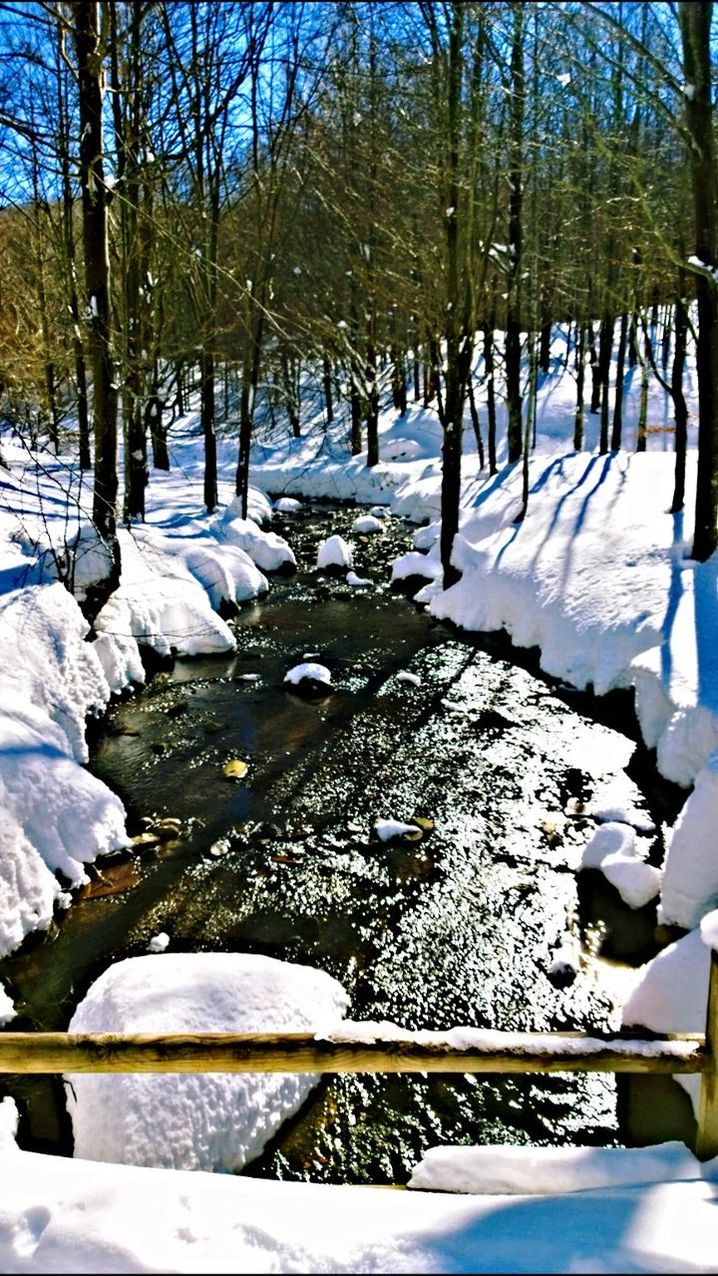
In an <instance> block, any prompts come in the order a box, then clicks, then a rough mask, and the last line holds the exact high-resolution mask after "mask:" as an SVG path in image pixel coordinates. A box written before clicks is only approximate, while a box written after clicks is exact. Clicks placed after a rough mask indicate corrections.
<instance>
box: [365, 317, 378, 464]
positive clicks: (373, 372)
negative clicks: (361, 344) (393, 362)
mask: <svg viewBox="0 0 718 1276" xmlns="http://www.w3.org/2000/svg"><path fill="white" fill-rule="evenodd" d="M366 382H367V387H368V396H367V414H366V463H367V466H369V467H371V466H374V465H378V464H379V382H378V369H377V362H376V347H375V345H374V342H373V340H372V339H371V338H370V340H369V341H368V343H367V348H366Z"/></svg>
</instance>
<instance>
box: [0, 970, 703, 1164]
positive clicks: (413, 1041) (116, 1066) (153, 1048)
mask: <svg viewBox="0 0 718 1276" xmlns="http://www.w3.org/2000/svg"><path fill="white" fill-rule="evenodd" d="M382 1027H383V1031H382V1032H381V1033H380V1032H379V1031H377V1028H376V1027H373V1028H372V1026H370V1025H365V1026H362V1025H361V1024H355V1025H353V1024H351V1023H346V1024H344V1025H342V1026H341V1028H340V1029H339V1030H337V1031H335V1032H333V1033H330V1034H327V1035H326V1036H323V1037H322V1036H316V1035H314V1034H310V1033H227V1032H212V1033H172V1034H165V1033H163V1034H152V1033H69V1032H34V1033H25V1032H0V1073H60V1072H66V1073H82V1072H194V1073H197V1072H442V1073H451V1072H458V1073H518V1072H634V1073H681V1074H686V1073H694V1074H695V1073H699V1074H700V1076H701V1094H700V1107H699V1115H698V1132H697V1139H696V1156H698V1157H699V1159H701V1160H708V1159H709V1158H711V1157H714V1156H717V1155H718V955H716V953H712V954H711V967H710V980H709V992H708V1009H707V1017H706V1031H705V1033H704V1034H703V1033H701V1034H685V1035H677V1034H676V1035H666V1036H664V1037H659V1038H654V1039H650V1040H646V1039H644V1038H638V1037H616V1036H610V1035H609V1034H601V1035H598V1034H597V1035H589V1034H587V1033H581V1032H569V1033H519V1032H483V1031H480V1030H478V1029H471V1028H466V1029H459V1030H457V1029H454V1030H452V1031H451V1032H449V1033H439V1032H421V1033H413V1034H412V1033H406V1032H404V1031H403V1030H402V1029H399V1028H397V1029H396V1030H395V1035H392V1034H391V1033H390V1031H389V1030H390V1029H391V1028H393V1025H383V1026H382ZM457 1038H458V1043H457Z"/></svg>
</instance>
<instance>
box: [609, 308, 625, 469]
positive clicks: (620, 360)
mask: <svg viewBox="0 0 718 1276" xmlns="http://www.w3.org/2000/svg"><path fill="white" fill-rule="evenodd" d="M627 335H628V314H627V312H626V311H625V310H624V312H623V314H622V315H621V327H620V331H619V336H618V351H617V354H616V389H615V394H614V401H613V425H612V427H611V451H612V452H617V451H618V449H619V448H620V446H621V433H622V429H623V381H624V373H625V367H626V337H627Z"/></svg>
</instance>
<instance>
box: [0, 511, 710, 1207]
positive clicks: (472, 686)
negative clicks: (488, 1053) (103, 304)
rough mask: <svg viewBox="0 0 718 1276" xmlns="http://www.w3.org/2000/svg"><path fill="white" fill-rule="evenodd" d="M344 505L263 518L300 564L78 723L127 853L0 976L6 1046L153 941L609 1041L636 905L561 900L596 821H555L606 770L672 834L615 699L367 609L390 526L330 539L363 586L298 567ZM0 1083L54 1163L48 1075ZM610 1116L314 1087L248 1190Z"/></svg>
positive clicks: (579, 1088)
mask: <svg viewBox="0 0 718 1276" xmlns="http://www.w3.org/2000/svg"><path fill="white" fill-rule="evenodd" d="M356 513H357V511H356V510H353V509H348V508H335V507H331V506H326V505H318V506H313V507H309V506H307V507H305V509H304V510H303V511H302V512H300V513H299V514H296V515H293V516H291V517H290V516H287V517H284V518H282V517H280V516H276V517H275V520H274V523H273V528H274V530H276V531H278V532H280V534H282V535H285V536H286V537H287V539H288V540H289V542H290V544H291V545H292V548H293V549H294V551H295V554H296V555H297V560H298V570H297V573H296V574H295V575H293V576H279V577H275V578H274V579H273V580H272V584H271V591H270V593H269V595H268V596H267V598H266V599H264V600H262V601H259V602H256V603H249V604H244V605H243V606H242V607H241V609H240V611H239V613H238V615H237V616H236V618H235V619H234V620H233V621H232V625H233V628H234V631H235V633H236V637H237V651H236V653H232V654H229V655H226V656H215V657H211V658H210V657H206V658H201V657H200V658H195V659H192V660H177V661H175V663H174V665H173V666H172V667H171V668H164V669H159V670H158V671H157V672H155V673H154V675H153V677H152V678H151V680H150V681H149V683H148V686H147V687H146V689H145V690H143V691H141V692H139V693H137V694H135V695H131V696H127V697H125V698H123V699H122V701H121V702H118V703H115V704H114V705H113V706H112V707H111V708H110V710H109V711H108V713H107V715H106V716H105V718H104V719H103V721H102V723H101V724H100V725H99V727H98V728H96V729H95V730H94V734H93V738H92V741H91V746H92V756H91V762H90V767H91V769H92V770H93V771H94V772H95V774H97V775H98V776H100V777H101V778H102V779H103V780H104V781H106V782H107V783H108V784H109V785H110V786H111V787H112V788H113V789H114V790H115V791H117V792H118V793H119V794H120V796H121V797H122V799H123V801H124V803H125V806H126V808H127V812H128V830H129V832H130V833H131V834H139V833H141V832H142V831H143V830H145V844H144V845H140V846H138V847H136V848H135V851H134V853H133V854H131V855H128V854H123V855H120V856H117V857H116V858H114V859H112V858H107V859H105V860H104V861H103V862H102V863H101V864H100V865H99V866H93V867H91V868H90V870H89V871H90V876H91V881H90V883H89V884H88V885H87V886H85V887H83V888H82V889H81V890H80V891H79V892H77V893H76V896H75V902H74V903H73V905H72V907H71V908H70V910H69V911H68V912H67V913H66V914H63V915H62V916H61V918H60V919H59V920H58V922H57V923H53V926H52V928H51V930H50V931H49V932H47V934H44V935H37V936H33V937H31V938H30V939H29V940H28V941H26V943H25V945H24V946H23V948H22V949H21V950H20V951H19V952H17V953H15V954H13V955H12V956H11V957H10V958H7V959H6V960H5V961H4V962H2V963H1V964H0V973H2V975H3V978H4V980H5V983H6V985H7V987H8V988H9V990H10V991H11V993H12V995H13V996H14V999H15V1001H16V1004H17V1006H18V1011H19V1017H18V1018H17V1019H16V1020H15V1021H14V1022H13V1024H12V1025H10V1026H11V1028H13V1029H15V1030H20V1029H29V1028H34V1029H38V1030H43V1029H44V1030H53V1029H63V1028H66V1027H67V1024H68V1022H69V1019H70V1017H71V1015H72V1012H73V1010H74V1008H75V1006H76V1004H77V1002H78V1000H80V999H81V998H82V996H83V995H84V993H85V991H86V990H87V988H88V986H89V984H90V983H91V982H92V981H93V980H94V979H95V978H96V977H97V976H98V974H99V973H100V972H101V971H102V970H103V969H104V968H105V967H106V966H107V965H108V964H109V963H110V962H112V961H115V960H118V959H120V958H123V957H128V956H135V955H139V954H143V953H145V952H146V951H147V944H148V941H149V940H150V938H151V937H152V936H153V935H155V934H156V933H157V932H159V931H166V932H167V933H168V934H169V936H170V951H192V952H196V951H231V952H254V953H263V954H266V955H269V956H272V957H276V958H280V959H282V960H286V961H292V962H302V963H305V964H308V965H312V966H317V967H320V968H322V969H324V970H326V971H328V972H329V973H330V974H331V975H333V976H335V977H336V978H337V979H339V980H340V981H341V982H342V983H343V984H344V986H345V987H346V989H347V991H348V993H349V995H350V998H351V1004H350V1014H351V1017H352V1018H353V1019H372V1020H382V1019H388V1020H392V1021H394V1022H396V1023H398V1024H401V1025H402V1026H404V1027H407V1028H410V1029H415V1028H432V1029H444V1028H449V1027H452V1026H454V1025H459V1024H469V1025H475V1026H478V1027H491V1028H499V1029H525V1030H528V1029H536V1030H543V1029H559V1028H589V1027H592V1028H596V1029H602V1028H607V1027H612V1028H614V1027H615V1026H616V1016H615V1012H612V1005H611V1002H610V999H609V997H608V995H607V993H606V992H604V991H601V986H600V985H599V981H598V978H597V971H598V968H599V965H600V962H601V961H603V960H604V959H605V958H607V957H608V958H614V959H619V960H632V961H638V960H644V959H645V958H646V956H648V955H651V954H652V953H653V952H654V951H656V950H655V946H654V940H653V931H654V926H655V909H651V908H646V909H642V910H638V911H637V912H636V913H632V912H631V910H628V909H627V908H625V907H624V906H621V905H620V901H618V898H617V896H615V893H614V894H612V893H611V890H610V889H608V890H607V891H604V892H603V899H602V901H601V898H600V895H601V892H600V889H598V887H597V888H596V889H595V890H593V891H592V892H591V891H589V892H588V893H587V891H586V889H585V887H584V888H583V889H582V892H581V898H579V892H578V890H577V877H576V872H575V870H576V867H577V864H578V861H579V858H580V852H581V848H582V847H583V845H584V844H585V842H586V840H587V838H588V836H589V835H590V831H591V830H592V828H593V827H594V824H593V822H592V821H591V820H589V819H587V818H582V817H581V816H580V815H579V816H577V815H576V814H575V813H574V808H572V806H571V804H572V802H573V803H574V806H575V803H576V802H577V801H581V800H583V801H588V800H590V798H591V796H592V794H593V793H594V791H595V790H596V788H597V786H598V785H599V782H600V783H601V784H603V783H604V782H605V781H606V780H607V779H611V780H612V782H613V783H614V784H615V786H616V790H617V791H618V792H620V795H621V801H622V803H623V804H624V805H626V806H633V807H636V808H639V809H642V810H644V811H650V813H651V814H652V815H653V817H654V819H655V820H656V822H657V823H658V822H659V821H660V820H663V819H667V818H671V819H672V818H673V816H674V814H675V810H674V809H673V807H672V806H671V803H672V802H673V801H674V795H671V794H670V793H669V792H668V791H667V789H666V786H657V785H656V784H655V778H654V782H653V784H652V783H651V773H650V765H649V761H647V760H646V758H645V757H644V756H643V755H642V754H641V753H640V750H637V749H636V748H635V741H634V739H633V738H631V739H629V738H628V737H627V736H626V735H625V734H623V732H622V731H619V730H617V727H616V722H615V721H612V720H611V715H613V718H614V719H616V720H619V721H620V720H621V719H622V718H623V719H624V720H625V721H626V724H627V725H626V727H625V729H626V730H633V727H632V724H631V722H630V721H629V720H628V718H629V715H630V707H627V704H626V701H625V700H621V699H619V700H614V701H611V699H610V698H607V700H606V701H605V703H602V702H595V701H592V699H591V697H589V696H580V695H578V694H577V693H575V692H571V690H570V689H568V688H563V687H562V686H561V685H560V684H557V682H556V680H555V679H549V678H546V677H545V676H543V675H541V674H540V673H539V672H538V670H537V663H536V658H535V653H518V652H511V650H510V648H509V647H508V644H507V642H506V640H505V638H502V637H501V636H500V635H497V636H493V637H492V636H485V635H484V636H480V635H463V634H457V633H456V632H453V631H452V630H451V629H450V628H448V627H447V626H445V625H442V624H440V623H438V622H435V621H434V620H433V619H432V618H431V617H429V615H428V614H427V612H426V610H425V609H423V608H420V607H417V606H416V605H415V604H414V603H412V602H411V601H409V600H408V599H407V598H406V597H404V596H402V595H400V594H397V593H396V592H394V591H392V590H391V589H390V587H389V585H388V580H389V567H390V563H391V561H392V559H393V558H394V557H395V556H396V555H397V554H398V553H400V552H402V551H403V550H404V549H406V548H409V547H410V542H411V534H412V531H413V528H411V527H410V526H409V525H407V524H404V523H401V522H400V521H398V520H389V521H388V523H387V527H386V529H385V531H384V532H383V533H381V534H375V535H373V536H366V537H352V538H351V539H352V540H353V541H354V544H355V570H356V571H357V573H358V574H359V575H360V576H362V577H363V576H368V577H371V578H372V580H373V581H374V584H373V585H372V587H371V588H367V589H357V588H352V587H350V586H348V585H347V584H346V583H345V581H344V579H343V577H339V578H333V577H331V576H330V575H328V574H327V573H325V572H317V571H316V570H315V569H314V567H313V564H314V562H315V561H316V547H317V544H318V541H319V540H320V539H321V538H323V537H325V536H327V535H329V534H331V533H334V532H340V533H342V534H344V535H348V529H349V528H350V526H351V523H352V522H353V520H354V518H355V516H356ZM309 654H311V655H312V657H313V658H315V659H318V660H320V661H321V662H322V663H323V664H325V665H327V666H328V668H329V669H330V670H331V673H332V679H333V683H334V687H335V690H334V691H333V693H332V694H330V695H327V696H326V697H323V698H314V699H304V698H302V697H300V696H299V695H297V694H296V693H295V692H293V691H291V690H288V689H287V688H286V687H285V686H284V685H283V682H282V680H283V677H284V674H285V672H286V671H287V670H288V669H289V668H290V667H291V666H292V665H294V664H297V663H298V662H299V661H301V660H302V659H303V658H305V657H306V656H307V655H309ZM517 660H520V661H522V663H516V661H517ZM404 671H409V672H411V673H412V674H414V675H416V676H417V678H418V679H420V682H419V683H418V685H417V684H416V683H415V682H412V681H408V680H405V679H404V678H403V677H402V676H399V675H401V674H402V673H403V672H404ZM599 703H601V708H600V709H599V710H598V713H599V714H600V715H601V716H602V717H603V719H604V720H603V721H599V720H598V719H597V711H596V706H597V705H598V704H599ZM612 704H613V705H614V706H615V707H614V708H613V709H612V707H611V706H612ZM628 704H629V706H630V702H628ZM234 759H238V760H241V761H243V762H245V763H247V764H248V770H247V773H246V775H245V776H244V777H243V778H242V779H241V780H240V781H239V782H237V781H232V780H229V779H227V778H226V777H225V775H224V766H225V764H226V763H227V762H228V761H231V760H234ZM626 768H627V769H626ZM387 818H393V819H397V820H401V821H405V822H411V821H412V820H413V819H416V818H418V819H420V820H421V821H422V822H423V825H424V828H423V836H422V837H421V840H420V841H413V842H401V841H400V842H396V843H382V842H380V841H379V840H378V838H377V836H376V833H375V832H374V828H373V826H374V822H375V821H376V820H378V819H387ZM163 819H165V820H169V821H170V824H168V825H166V826H165V827H164V828H159V827H158V821H160V820H163ZM172 821H177V822H178V823H177V824H176V825H173V824H172V823H171V822H172ZM153 829H154V830H155V832H154V833H153ZM148 830H149V831H148ZM178 830H179V831H178ZM659 851H660V846H658V845H657V846H656V854H658V853H659ZM581 876H582V879H583V878H586V877H587V876H588V875H586V874H582V875H581ZM597 876H598V875H596V874H591V877H592V878H594V877H597ZM601 880H603V879H601ZM597 901H598V902H597ZM567 931H572V932H573V933H574V934H575V935H576V936H577V937H578V938H579V939H580V941H581V944H582V947H583V961H582V964H581V969H580V971H579V972H578V974H577V976H576V978H575V979H574V980H573V981H572V982H570V981H569V980H568V979H563V978H561V977H560V976H559V975H557V974H556V973H555V972H554V971H552V962H553V959H554V956H555V952H556V950H557V949H558V947H559V945H560V943H561V941H562V939H563V937H564V935H565V934H566V932H567ZM621 1080H622V1079H621ZM658 1081H660V1082H661V1084H662V1085H663V1086H664V1088H666V1087H672V1088H673V1090H676V1091H677V1087H675V1085H674V1083H672V1082H671V1081H670V1080H668V1079H662V1078H659V1079H658ZM3 1093H9V1094H12V1095H13V1096H14V1097H15V1098H16V1099H17V1101H18V1105H19V1107H20V1110H21V1127H20V1135H19V1141H20V1143H21V1146H23V1147H28V1148H32V1149H33V1150H39V1151H52V1152H60V1153H65V1154H67V1153H68V1152H70V1151H71V1147H72V1142H71V1131H70V1129H69V1122H68V1118H67V1115H66V1112H65V1107H64V1099H63V1089H62V1081H61V1080H60V1079H56V1078H28V1077H25V1078H10V1079H7V1081H6V1082H4V1083H3V1084H2V1085H0V1094H3ZM671 1093H672V1092H669V1099H668V1100H666V1102H665V1104H664V1105H663V1108H662V1112H663V1119H664V1125H663V1127H662V1128H663V1130H664V1132H663V1133H662V1135H661V1136H660V1137H663V1138H668V1137H681V1134H680V1132H679V1133H676V1131H680V1129H681V1128H682V1127H681V1124H680V1123H681V1121H682V1120H683V1121H684V1122H685V1119H687V1118H685V1112H683V1109H681V1106H680V1105H681V1099H683V1098H684V1097H685V1096H682V1092H678V1094H679V1098H678V1099H677V1100H676V1102H677V1105H678V1109H679V1115H678V1117H676V1119H675V1121H674V1120H673V1118H672V1117H671V1116H670V1111H669V1110H670V1102H671ZM661 1094H663V1091H661ZM654 1100H655V1093H653V1092H652V1094H651V1101H654ZM661 1103H663V1100H661ZM634 1106H635V1105H634ZM639 1108H640V1104H639ZM625 1109H626V1102H625V1097H624V1099H622V1098H621V1095H620V1094H619V1093H618V1092H617V1081H616V1078H615V1077H613V1076H610V1075H609V1076H603V1075H600V1074H594V1075H589V1074H586V1075H582V1076H574V1077H572V1076H568V1075H567V1076H564V1075H560V1074H551V1075H547V1076H542V1077H541V1076H526V1077H522V1076H516V1077H488V1078H485V1079H484V1078H482V1079H481V1080H477V1079H476V1078H472V1077H470V1076H458V1077H443V1076H432V1077H423V1076H407V1077H402V1076H394V1075H389V1076H364V1075H362V1076H335V1077H330V1076H328V1077H325V1078H323V1079H322V1081H321V1083H320V1084H319V1085H318V1086H317V1087H316V1088H315V1090H314V1092H313V1093H312V1095H311V1096H310V1098H309V1099H308V1100H307V1102H306V1103H305V1105H304V1107H303V1108H302V1109H301V1111H300V1112H299V1113H298V1114H297V1115H296V1116H295V1117H294V1118H293V1119H292V1120H291V1121H289V1122H287V1123H286V1124H285V1125H284V1126H283V1127H282V1129H281V1130H280V1131H279V1132H278V1134H277V1135H276V1136H275V1137H274V1138H273V1139H272V1141H271V1142H270V1144H269V1145H268V1146H267V1148H266V1150H265V1152H264V1154H263V1156H262V1157H261V1159H260V1160H258V1161H255V1162H253V1163H252V1164H251V1166H250V1167H249V1168H248V1172H249V1173H251V1174H252V1175H253V1176H267V1177H274V1178H311V1179H312V1180H313V1181H317V1182H322V1181H323V1182H354V1183H391V1182H393V1183H402V1182H406V1179H407V1178H408V1175H409V1172H410V1170H411V1167H412V1166H413V1165H414V1164H415V1163H416V1161H417V1160H418V1159H419V1158H420V1156H421V1155H422V1153H423V1152H424V1151H425V1150H426V1148H427V1147H430V1146H433V1145H435V1144H437V1143H441V1142H449V1143H468V1142H479V1143H488V1142H494V1143H532V1144H537V1145H541V1144H553V1145H556V1144H566V1143H574V1144H600V1145H607V1144H616V1143H622V1142H624V1141H626V1129H625V1122H626V1115H625ZM681 1113H682V1114H683V1115H682V1116H681ZM631 1119H632V1120H633V1121H634V1126H635V1112H634V1117H633V1118H631ZM676 1122H677V1123H676ZM629 1125H630V1122H629ZM639 1126H640V1121H639ZM629 1132H630V1131H629ZM650 1137H655V1135H654V1133H651V1135H650Z"/></svg>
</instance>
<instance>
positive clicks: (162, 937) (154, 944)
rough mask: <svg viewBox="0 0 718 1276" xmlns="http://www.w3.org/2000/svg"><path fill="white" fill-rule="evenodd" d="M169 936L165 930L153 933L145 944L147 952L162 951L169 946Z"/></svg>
mask: <svg viewBox="0 0 718 1276" xmlns="http://www.w3.org/2000/svg"><path fill="white" fill-rule="evenodd" d="M169 944H170V937H169V935H168V934H167V932H166V931H165V930H161V931H160V932H159V933H158V934H157V935H153V936H152V938H151V939H150V941H149V943H148V945H147V951H148V953H164V952H166V950H167V949H168V948H169Z"/></svg>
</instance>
